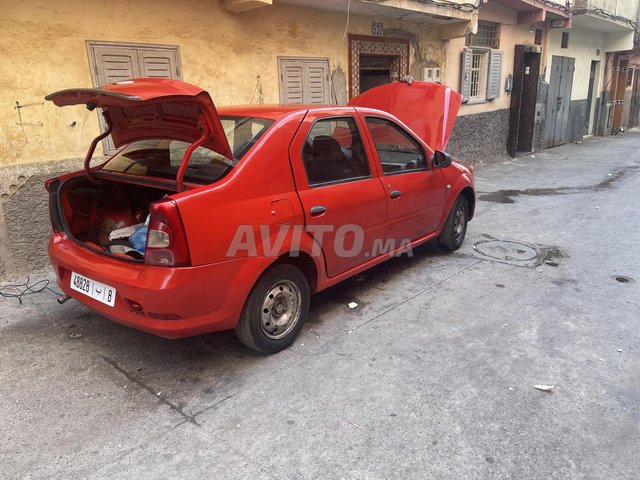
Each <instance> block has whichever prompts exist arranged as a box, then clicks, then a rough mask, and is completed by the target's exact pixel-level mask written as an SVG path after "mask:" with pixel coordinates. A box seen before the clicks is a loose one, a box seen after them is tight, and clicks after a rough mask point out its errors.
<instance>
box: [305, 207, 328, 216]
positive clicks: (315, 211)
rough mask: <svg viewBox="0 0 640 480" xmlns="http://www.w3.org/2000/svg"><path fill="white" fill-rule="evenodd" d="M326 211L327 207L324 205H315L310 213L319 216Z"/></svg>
mask: <svg viewBox="0 0 640 480" xmlns="http://www.w3.org/2000/svg"><path fill="white" fill-rule="evenodd" d="M326 211H327V209H326V208H325V207H324V206H323V205H316V206H315V207H311V210H309V213H310V214H311V216H312V217H319V216H320V215H322V214H323V213H325V212H326Z"/></svg>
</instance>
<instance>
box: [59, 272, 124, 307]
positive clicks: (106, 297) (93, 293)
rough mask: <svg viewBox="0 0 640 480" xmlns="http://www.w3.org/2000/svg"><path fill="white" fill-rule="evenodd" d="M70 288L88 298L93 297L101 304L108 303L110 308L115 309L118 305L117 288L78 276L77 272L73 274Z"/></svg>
mask: <svg viewBox="0 0 640 480" xmlns="http://www.w3.org/2000/svg"><path fill="white" fill-rule="evenodd" d="M70 286H71V289H72V290H75V291H76V292H80V293H83V294H84V295H86V296H87V297H91V298H93V299H94V300H98V301H99V302H102V303H106V304H107V305H109V306H110V307H113V306H114V305H115V303H116V289H115V288H113V287H110V286H109V285H105V284H104V283H100V282H96V281H95V280H91V279H90V278H87V277H83V276H82V275H78V274H77V273H76V272H71V284H70Z"/></svg>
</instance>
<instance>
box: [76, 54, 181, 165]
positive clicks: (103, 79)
mask: <svg viewBox="0 0 640 480" xmlns="http://www.w3.org/2000/svg"><path fill="white" fill-rule="evenodd" d="M87 49H88V52H89V57H90V60H93V69H94V71H93V72H91V77H92V79H93V82H94V85H95V86H96V87H99V86H102V85H107V84H109V83H114V82H118V81H121V80H127V79H130V78H137V77H156V78H177V79H180V78H182V74H181V72H180V62H179V53H178V48H177V47H168V46H167V47H162V46H160V45H147V44H127V43H123V44H118V43H113V44H108V43H103V42H91V41H90V42H87ZM98 121H99V123H100V130H102V131H104V130H106V128H107V127H106V123H105V121H104V118H103V116H102V115H101V114H99V115H98ZM102 146H103V150H104V152H105V153H109V152H112V151H114V150H115V147H114V145H113V141H112V140H111V136H108V137H107V138H105V139H104V140H103V141H102Z"/></svg>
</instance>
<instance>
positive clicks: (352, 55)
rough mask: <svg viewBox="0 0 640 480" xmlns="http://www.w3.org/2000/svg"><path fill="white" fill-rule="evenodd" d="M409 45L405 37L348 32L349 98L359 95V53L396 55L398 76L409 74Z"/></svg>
mask: <svg viewBox="0 0 640 480" xmlns="http://www.w3.org/2000/svg"><path fill="white" fill-rule="evenodd" d="M409 46H410V41H409V40H408V39H406V38H392V37H373V36H368V35H354V34H351V33H350V34H349V95H348V97H349V100H351V99H352V98H353V97H357V96H358V95H360V55H361V54H369V55H384V56H398V57H400V60H399V63H400V66H399V71H398V74H399V77H402V76H404V75H408V74H409Z"/></svg>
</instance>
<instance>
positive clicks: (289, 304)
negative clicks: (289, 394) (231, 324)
mask: <svg viewBox="0 0 640 480" xmlns="http://www.w3.org/2000/svg"><path fill="white" fill-rule="evenodd" d="M308 312H309V285H308V283H307V279H306V277H305V276H304V274H303V273H302V272H301V271H300V270H298V269H297V268H296V267H294V266H292V265H287V264H282V265H276V266H275V267H273V268H272V269H270V270H268V271H267V272H266V273H265V274H264V275H263V276H262V277H261V278H260V279H259V280H258V282H257V283H256V284H255V285H254V287H253V289H252V290H251V293H250V294H249V298H248V299H247V302H246V303H245V305H244V309H243V310H242V315H241V316H240V322H239V323H238V326H237V327H236V330H235V331H236V335H237V336H238V338H239V339H240V341H241V342H242V343H244V344H245V345H246V346H247V347H249V348H252V349H254V350H257V351H259V352H263V353H276V352H279V351H280V350H282V349H284V348H286V347H288V346H289V345H291V344H292V343H293V341H294V340H295V338H296V337H297V336H298V333H300V329H301V328H302V325H303V324H304V321H305V320H306V318H307V313H308Z"/></svg>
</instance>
